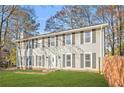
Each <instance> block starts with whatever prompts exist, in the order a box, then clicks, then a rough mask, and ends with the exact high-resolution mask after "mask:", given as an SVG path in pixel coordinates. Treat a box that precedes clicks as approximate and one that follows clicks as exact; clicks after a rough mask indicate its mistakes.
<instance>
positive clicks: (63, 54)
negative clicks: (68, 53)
mask: <svg viewBox="0 0 124 93" xmlns="http://www.w3.org/2000/svg"><path fill="white" fill-rule="evenodd" d="M63 67H65V54H63Z"/></svg>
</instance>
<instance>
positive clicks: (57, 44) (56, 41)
mask: <svg viewBox="0 0 124 93" xmlns="http://www.w3.org/2000/svg"><path fill="white" fill-rule="evenodd" d="M56 46H58V36H56Z"/></svg>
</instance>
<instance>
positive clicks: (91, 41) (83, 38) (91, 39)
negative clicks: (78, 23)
mask: <svg viewBox="0 0 124 93" xmlns="http://www.w3.org/2000/svg"><path fill="white" fill-rule="evenodd" d="M89 32H90V42H85V34H86V33H87V32H84V33H83V41H84V44H92V30H91V31H89Z"/></svg>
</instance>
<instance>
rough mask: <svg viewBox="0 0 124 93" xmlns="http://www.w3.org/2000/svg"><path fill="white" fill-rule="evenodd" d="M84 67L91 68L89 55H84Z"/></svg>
mask: <svg viewBox="0 0 124 93" xmlns="http://www.w3.org/2000/svg"><path fill="white" fill-rule="evenodd" d="M85 67H91V55H90V54H85Z"/></svg>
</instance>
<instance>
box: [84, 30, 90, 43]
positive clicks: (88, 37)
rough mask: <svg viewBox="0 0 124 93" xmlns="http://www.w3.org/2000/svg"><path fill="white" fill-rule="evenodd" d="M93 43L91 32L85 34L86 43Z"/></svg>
mask: <svg viewBox="0 0 124 93" xmlns="http://www.w3.org/2000/svg"><path fill="white" fill-rule="evenodd" d="M89 42H91V32H85V43H89Z"/></svg>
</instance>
